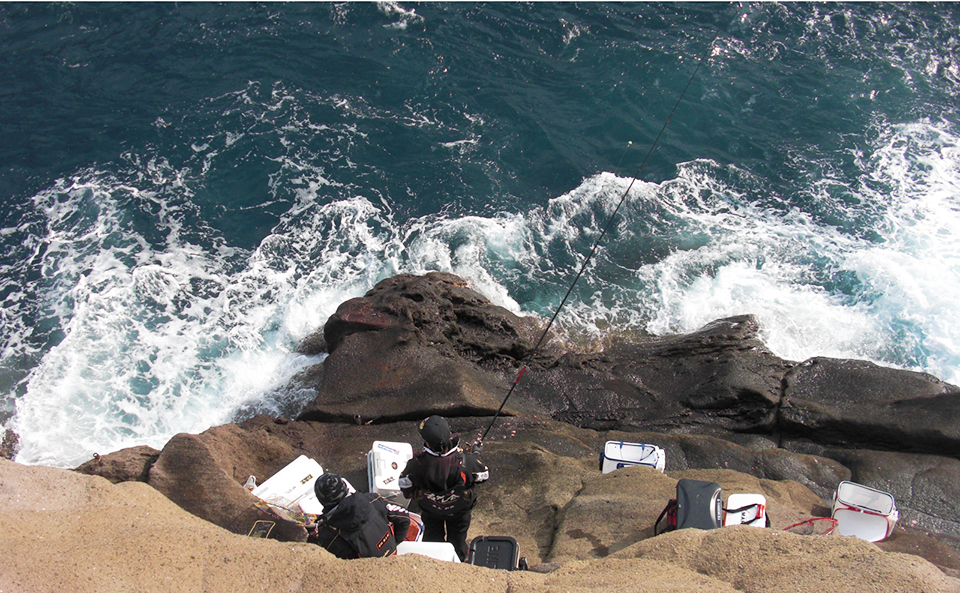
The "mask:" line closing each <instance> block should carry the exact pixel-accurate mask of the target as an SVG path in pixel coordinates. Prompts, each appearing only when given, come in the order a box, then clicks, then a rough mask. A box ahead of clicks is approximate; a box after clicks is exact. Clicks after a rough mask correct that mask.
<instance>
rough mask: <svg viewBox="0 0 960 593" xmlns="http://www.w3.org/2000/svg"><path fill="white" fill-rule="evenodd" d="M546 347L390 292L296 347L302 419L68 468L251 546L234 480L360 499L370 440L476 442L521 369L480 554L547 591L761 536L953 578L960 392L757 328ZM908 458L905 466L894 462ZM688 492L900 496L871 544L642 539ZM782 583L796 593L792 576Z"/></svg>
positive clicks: (487, 312) (810, 512) (490, 311)
mask: <svg viewBox="0 0 960 593" xmlns="http://www.w3.org/2000/svg"><path fill="white" fill-rule="evenodd" d="M540 331H541V330H540V328H539V326H538V325H537V324H536V322H535V321H534V320H532V319H528V318H522V317H518V316H515V315H513V314H512V313H510V312H509V311H506V310H505V309H503V308H501V307H496V306H494V305H492V304H490V303H489V302H488V301H487V300H486V299H485V298H483V297H482V295H480V294H479V293H477V292H475V291H473V290H471V289H469V288H468V287H467V286H466V283H465V282H464V281H463V280H461V279H459V278H457V277H455V276H452V275H449V274H439V273H432V274H428V275H426V276H422V277H415V276H398V277H396V278H391V279H388V280H385V281H383V282H381V283H380V284H378V285H377V287H375V288H374V289H373V290H371V291H370V293H368V295H366V296H364V297H362V298H358V299H351V300H350V301H347V302H345V303H343V305H341V307H340V308H339V309H338V310H337V313H336V314H335V315H333V316H332V317H331V318H330V320H329V321H328V322H327V324H326V325H325V327H324V330H323V334H322V336H321V335H319V334H318V335H315V336H312V337H311V338H310V339H308V340H306V341H305V342H304V344H303V345H302V347H301V350H302V351H304V352H317V351H318V349H320V348H323V349H325V350H326V352H327V353H328V356H327V357H326V358H325V359H324V360H323V362H322V363H320V364H318V365H316V366H315V367H313V368H311V369H308V370H307V371H305V372H304V373H302V374H301V375H300V376H298V377H297V378H296V379H295V381H294V388H295V389H297V390H301V391H302V390H305V389H306V390H312V391H313V392H315V393H316V398H315V400H314V401H313V402H312V403H310V404H309V405H307V406H306V408H305V409H304V411H303V412H302V414H300V415H299V417H298V418H297V419H296V420H285V419H278V418H270V417H266V416H255V417H253V418H249V419H247V420H245V421H243V422H240V423H239V424H234V425H226V426H222V427H216V428H213V429H210V430H208V431H206V432H204V433H202V434H200V435H177V436H176V437H174V438H173V439H171V441H170V442H169V443H168V444H167V446H165V447H164V449H163V450H162V451H161V452H159V454H157V455H156V456H155V457H153V455H154V454H153V453H150V452H149V451H142V450H141V451H137V452H131V451H126V452H117V453H114V454H111V455H107V456H104V457H103V458H101V459H100V460H99V461H98V462H96V463H93V462H91V463H87V464H84V465H83V466H81V467H80V468H78V470H79V471H81V472H84V473H90V474H100V475H103V476H105V477H108V478H109V479H110V480H112V481H118V480H122V479H127V480H139V481H146V482H147V483H149V484H150V485H151V486H153V487H154V488H155V489H157V490H158V491H160V492H162V493H163V494H164V495H166V496H167V497H168V498H169V499H170V500H173V501H174V502H176V503H177V504H178V505H179V506H180V508H183V509H185V510H187V511H189V512H190V513H193V514H194V515H197V516H199V517H202V518H204V519H206V520H208V521H210V522H212V523H214V524H216V525H219V526H221V527H223V528H225V529H227V530H229V531H232V532H234V533H238V534H243V533H246V532H247V530H248V529H249V527H250V525H251V524H252V522H253V521H254V520H256V519H257V518H258V517H259V515H258V513H259V511H257V510H256V509H255V507H253V503H254V502H255V500H254V497H252V495H250V494H249V493H248V492H247V491H246V490H245V489H243V488H242V486H241V484H242V483H243V482H244V481H245V480H246V478H247V476H249V475H254V476H256V477H257V478H258V479H259V480H261V481H262V480H263V479H265V478H267V477H269V476H270V475H272V474H273V473H275V472H276V471H277V470H279V469H280V468H282V467H283V466H284V465H286V463H289V461H291V460H293V459H294V458H296V457H297V456H298V455H300V454H304V455H307V456H309V457H312V458H314V459H316V460H317V461H319V462H320V463H321V464H322V465H323V467H324V468H325V469H327V470H330V471H336V472H338V473H341V474H343V475H345V476H346V477H347V478H348V479H349V480H350V481H351V482H352V483H353V484H354V485H356V486H357V487H358V488H361V489H362V488H363V487H365V486H366V452H367V451H368V450H369V448H370V446H371V443H372V442H373V441H375V440H386V441H405V442H409V443H413V444H415V445H417V444H418V443H419V439H418V435H417V434H416V430H415V426H414V422H413V421H414V420H419V419H421V418H423V417H425V416H427V415H430V414H441V415H443V416H445V417H447V418H449V419H450V420H451V424H452V427H453V429H454V431H455V432H457V433H459V434H461V435H462V436H463V439H464V440H465V441H473V440H475V439H476V438H477V437H478V436H479V435H480V434H482V433H483V432H484V430H485V429H486V428H487V427H488V426H489V425H490V422H491V421H492V416H493V414H494V413H495V412H496V410H497V409H498V408H499V406H500V404H501V403H502V401H503V397H504V395H505V394H506V393H507V392H508V390H509V388H510V385H511V383H512V381H513V380H514V378H515V377H516V376H517V375H518V373H519V370H520V368H521V366H523V365H526V366H527V367H528V370H527V371H526V373H525V374H524V375H523V380H522V381H520V383H519V384H518V388H517V389H516V390H515V393H514V395H513V396H512V397H511V399H510V400H509V402H508V405H507V406H506V407H505V408H504V411H503V414H504V415H502V416H500V417H499V418H498V419H497V421H496V423H495V424H494V425H493V428H492V430H491V431H490V433H489V435H488V436H487V438H486V439H485V445H484V449H483V455H484V459H485V460H486V461H487V463H488V465H489V466H490V467H491V469H492V471H493V477H492V478H491V480H490V482H488V483H487V484H485V485H484V486H483V487H482V488H483V490H482V492H481V496H480V502H479V504H478V506H477V508H476V510H475V513H474V523H473V526H472V528H471V536H475V535H481V534H485V535H497V534H500V535H512V536H514V537H516V538H517V540H518V542H519V543H520V546H521V550H522V552H523V553H524V554H525V555H526V556H528V558H529V559H530V562H531V564H532V565H539V566H541V567H543V570H551V569H553V568H556V567H561V568H559V569H558V570H557V571H556V572H554V573H551V575H556V574H560V573H561V572H562V571H564V570H573V569H568V568H567V567H568V566H571V565H575V564H577V563H578V562H583V561H588V560H591V559H593V561H595V562H601V563H603V564H602V565H603V566H610V565H611V564H610V563H612V562H626V561H627V560H626V558H627V557H629V558H630V560H629V562H631V563H632V564H630V566H631V567H633V569H635V570H643V568H642V567H643V566H644V565H645V563H648V562H653V561H657V562H659V561H661V560H663V559H662V558H660V557H659V556H657V554H658V553H659V552H657V550H659V549H661V548H660V546H661V545H662V546H665V548H664V549H670V550H672V552H671V553H672V554H675V557H671V558H670V559H669V561H670V562H674V563H676V565H677V566H682V567H683V570H688V571H698V572H700V574H711V575H712V574H713V572H710V573H706V572H703V570H701V568H702V567H701V566H700V565H699V564H696V562H697V561H696V558H694V557H692V556H689V554H687V552H685V551H683V550H682V549H680V550H678V546H674V545H672V544H670V545H667V544H660V543H657V542H666V541H674V540H675V541H676V542H678V543H682V544H683V545H693V546H694V548H695V549H697V550H700V552H699V553H701V554H702V555H703V557H704V558H711V559H714V560H716V561H717V562H719V560H718V559H717V557H716V556H711V555H710V554H712V553H713V552H710V553H709V554H708V553H707V551H708V550H714V549H719V548H718V547H719V546H721V545H729V544H730V542H729V541H727V540H726V539H725V538H741V539H743V540H744V541H753V544H751V545H759V544H758V543H757V542H756V541H754V540H755V538H772V537H776V538H779V539H775V540H767V539H765V540H763V544H764V545H768V544H771V543H772V544H773V545H774V546H775V547H776V546H778V545H779V544H778V543H777V542H786V543H784V546H785V547H784V548H783V550H788V549H789V550H797V549H802V550H803V551H802V552H798V553H802V554H807V553H808V552H810V550H816V552H815V553H816V554H822V553H824V552H823V550H822V549H821V548H820V547H819V546H821V545H825V546H830V545H840V546H841V548H843V547H844V546H852V548H851V549H850V550H847V551H845V552H843V553H844V554H849V555H850V556H849V557H850V558H854V557H855V558H857V559H859V560H858V561H861V562H863V563H866V564H869V565H870V566H873V565H875V564H877V563H880V562H881V560H879V559H878V558H879V556H878V557H877V558H875V557H874V555H875V554H878V553H879V551H880V550H881V547H882V549H886V550H890V551H892V552H907V553H909V555H908V556H905V557H906V558H910V557H914V558H915V557H917V556H922V557H923V558H927V559H929V560H930V561H931V562H934V563H935V564H936V565H937V566H938V567H939V568H940V569H942V570H943V571H945V572H946V573H947V574H950V575H957V574H960V572H957V571H960V555H958V554H957V552H956V542H957V539H956V538H957V537H958V536H960V528H958V526H960V509H958V507H957V505H956V502H955V501H956V500H957V496H956V495H957V484H958V483H960V481H958V479H957V478H958V475H957V474H958V472H960V462H958V461H957V459H955V455H956V452H957V451H960V448H957V445H958V444H960V439H958V438H957V437H958V436H960V435H958V433H957V429H956V418H955V413H954V408H955V404H956V393H957V391H958V389H957V388H956V387H954V386H951V385H947V384H944V383H942V382H940V381H939V380H937V379H936V378H934V377H931V376H929V375H923V374H920V373H911V372H909V371H899V370H895V369H884V368H881V367H877V366H876V365H870V364H868V363H860V362H856V361H832V360H829V359H813V360H811V361H807V362H805V363H802V364H798V363H794V362H790V361H785V360H781V359H779V358H777V357H776V356H774V355H773V354H771V353H770V352H769V351H768V350H767V349H766V348H765V346H764V345H763V344H762V342H761V341H760V340H759V338H758V326H757V323H756V320H755V319H753V318H752V317H750V316H740V317H735V318H730V319H724V320H718V321H716V322H714V323H711V324H708V325H707V326H705V327H704V328H702V329H701V330H699V331H697V332H694V333H692V334H688V335H683V336H672V337H665V338H651V337H637V338H633V339H627V338H623V337H621V338H620V339H619V340H618V341H616V342H613V343H610V344H607V345H606V346H605V347H604V348H603V349H602V350H599V351H595V350H594V351H586V350H577V349H575V348H573V347H572V346H570V345H564V344H562V343H561V342H560V341H559V340H558V339H556V338H555V337H551V339H549V340H547V341H546V343H545V345H544V346H543V347H542V348H541V349H540V350H538V351H537V352H536V353H535V355H534V352H533V345H534V344H536V343H537V339H538V338H539V335H538V333H539V332H540ZM871 402H876V405H873V404H871ZM941 408H942V410H943V413H940V410H941ZM901 412H902V414H901ZM606 440H627V441H633V442H651V443H656V444H658V445H660V446H661V447H663V448H664V449H665V451H666V457H667V473H666V474H665V475H664V474H659V473H657V472H654V471H651V470H644V469H629V470H620V471H618V472H614V473H613V474H607V475H602V474H600V472H599V469H598V466H599V462H598V458H599V452H600V451H601V450H602V447H603V443H604V442H605V441H606ZM905 442H909V443H910V449H911V451H910V452H909V453H904V452H902V451H900V450H899V449H901V448H903V447H902V446H903V443H905ZM121 457H122V458H123V459H125V461H122V460H120V459H119V458H121ZM115 458H117V459H116V460H115ZM118 467H119V468H123V469H117V468H118ZM703 472H707V473H703ZM694 476H708V477H709V476H712V477H710V478H709V479H711V480H713V481H717V482H718V483H720V484H721V485H722V486H723V488H724V493H725V495H726V494H729V493H732V492H758V493H764V494H765V495H766V496H767V497H768V500H769V502H770V516H771V518H772V519H773V521H774V527H777V526H782V525H785V524H788V523H792V522H795V520H799V519H800V518H806V517H811V516H826V515H829V505H830V498H831V496H832V493H833V491H834V490H835V488H836V486H837V485H838V484H839V482H840V481H842V480H848V479H852V480H854V481H858V482H860V483H863V484H866V485H868V486H872V487H875V488H878V489H881V490H885V491H888V492H891V493H892V494H893V495H894V496H895V497H896V498H897V502H898V506H899V507H900V510H901V513H902V514H903V517H904V520H903V521H901V524H900V526H898V528H897V531H896V532H895V534H894V535H893V536H892V537H891V538H890V539H889V540H887V541H886V542H883V543H882V544H881V547H878V546H876V545H873V544H865V543H863V542H859V543H849V542H847V541H846V540H847V539H849V538H825V539H826V540H828V541H831V542H832V541H834V540H835V539H839V540H841V541H842V543H841V544H830V543H826V544H820V543H817V544H812V543H810V544H808V543H805V540H801V541H800V543H796V542H795V541H794V539H792V538H793V537H794V536H793V535H792V534H781V535H776V536H775V535H773V534H774V533H779V532H777V531H776V530H775V529H772V530H754V531H749V530H748V532H747V533H744V534H742V535H736V534H734V533H733V532H740V531H742V530H740V529H732V528H731V529H730V530H726V529H724V530H720V531H722V532H724V533H722V534H719V533H718V534H706V535H699V534H679V535H673V534H670V535H669V538H668V539H663V538H664V537H665V536H658V537H656V538H651V535H652V527H653V523H654V521H655V520H656V516H657V515H658V514H659V512H660V510H661V509H662V508H663V505H664V504H665V503H666V500H667V499H669V498H671V497H672V495H673V490H674V489H675V484H676V480H677V479H679V478H680V477H694ZM702 479H706V478H702ZM751 529H753V528H751ZM271 537H274V538H277V539H283V540H294V541H297V540H301V539H302V537H303V532H302V530H301V529H299V528H297V527H296V526H295V525H292V524H291V525H287V526H285V528H283V529H278V530H276V531H275V532H274V533H272V534H271ZM788 544H789V545H788ZM798 546H799V547H798ZM854 548H855V549H854ZM778 549H779V548H778ZM844 549H845V548H844ZM784 553H786V552H784ZM624 554H626V556H624ZM811 554H813V552H811ZM889 556H890V557H891V558H892V557H894V556H895V555H894V554H890V555H889ZM896 558H898V560H897V561H896V564H897V568H896V569H895V571H901V570H902V571H906V572H910V571H913V570H915V569H917V567H918V566H921V564H912V565H911V564H909V562H920V563H922V562H923V561H921V560H919V559H918V560H915V561H906V562H907V565H900V564H899V563H900V562H901V560H899V558H901V557H900V556H896ZM614 559H616V560H614ZM654 559H655V560H654ZM768 560H769V559H768ZM711 561H713V560H711ZM770 561H771V562H773V564H776V563H777V561H773V560H770ZM810 563H811V565H812V564H813V563H814V561H813V560H810ZM800 564H802V563H800ZM841 564H842V563H841ZM848 568H849V567H848ZM807 569H808V570H812V569H811V568H809V567H808V568H807ZM709 570H711V571H714V572H716V573H717V574H723V575H724V576H723V578H722V579H721V580H722V581H723V586H722V587H720V586H719V585H718V583H717V582H713V585H714V586H717V587H718V588H716V589H715V590H725V589H724V588H723V587H734V588H737V589H740V590H761V588H759V586H754V585H750V584H749V583H750V582H753V581H751V579H759V578H760V573H750V576H743V575H740V576H737V575H732V574H730V573H729V571H728V567H727V566H726V565H725V566H724V567H721V566H719V565H717V566H714V567H712V568H710V569H709ZM924 570H926V569H924ZM812 572H816V571H812ZM921 572H922V571H921ZM782 574H784V575H790V578H795V579H800V580H798V581H797V582H801V581H802V582H806V581H803V579H801V578H800V577H799V576H797V575H798V573H797V572H796V571H795V570H794V569H793V568H789V569H787V570H784V571H783V573H782ZM824 574H833V573H824ZM911 574H913V573H911ZM924 574H926V573H924ZM938 574H939V573H938ZM605 578H606V577H605ZM776 578H780V577H779V576H778V577H776ZM783 578H787V577H783ZM818 578H819V577H818ZM834 578H835V576H834ZM891 578H893V577H891ZM911 578H913V577H911ZM918 578H921V579H922V578H926V577H918ZM785 582H786V581H784V583H785ZM918 582H919V581H918ZM688 584H689V583H688ZM701 585H702V583H701V584H699V585H696V586H694V585H693V584H690V586H691V587H692V588H691V589H690V590H696V587H698V586H701ZM703 586H704V587H707V589H709V587H708V586H707V585H703ZM939 586H940V585H937V586H934V587H932V588H931V587H928V586H926V585H925V586H924V587H921V588H920V589H916V590H938V589H937V587H939ZM950 586H955V583H953V582H952V581H951V585H950ZM751 587H752V588H751ZM867 588H868V589H869V587H867ZM908 589H909V590H913V589H911V588H910V587H907V588H906V589H903V590H908ZM663 590H673V589H669V588H666V589H663ZM890 590H897V589H890Z"/></svg>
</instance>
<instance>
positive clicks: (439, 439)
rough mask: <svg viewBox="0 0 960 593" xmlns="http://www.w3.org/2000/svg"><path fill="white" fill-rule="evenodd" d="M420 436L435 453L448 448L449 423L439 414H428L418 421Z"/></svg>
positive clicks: (445, 450) (442, 451)
mask: <svg viewBox="0 0 960 593" xmlns="http://www.w3.org/2000/svg"><path fill="white" fill-rule="evenodd" d="M419 429H420V437H421V438H423V442H424V443H425V444H426V445H427V446H428V447H430V449H431V450H432V451H434V452H436V453H445V452H447V451H448V450H449V449H450V425H449V424H447V421H446V420H444V419H443V418H441V417H440V416H430V417H429V418H427V419H425V420H424V421H423V422H421V423H420V427H419Z"/></svg>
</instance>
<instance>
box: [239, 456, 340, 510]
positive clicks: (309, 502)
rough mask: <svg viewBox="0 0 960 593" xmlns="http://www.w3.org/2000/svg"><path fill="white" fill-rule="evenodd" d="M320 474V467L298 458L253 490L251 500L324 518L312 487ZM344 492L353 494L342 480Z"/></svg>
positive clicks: (306, 459) (303, 458)
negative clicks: (255, 499) (344, 487)
mask: <svg viewBox="0 0 960 593" xmlns="http://www.w3.org/2000/svg"><path fill="white" fill-rule="evenodd" d="M321 474H323V468H322V467H321V466H320V464H319V463H317V462H316V461H314V460H313V459H310V458H309V457H307V456H306V455H301V456H300V457H297V458H296V459H294V460H293V461H291V462H290V463H289V464H287V465H286V466H285V467H284V468H283V469H281V470H280V471H278V472H277V473H275V474H273V475H272V476H270V479H269V480H267V481H266V482H264V483H263V484H260V485H259V486H256V487H255V488H254V489H253V490H252V493H253V495H254V496H256V497H258V498H260V499H261V500H264V501H266V502H268V503H270V504H272V505H274V506H278V507H282V508H285V509H288V510H290V511H297V510H301V511H303V512H304V513H308V514H311V515H321V514H323V505H322V504H320V501H319V500H317V495H316V492H315V491H314V489H313V485H314V484H315V483H316V481H317V478H319V477H320V476H321ZM344 482H345V483H346V485H347V492H348V493H351V494H352V493H353V492H356V489H355V488H354V487H353V486H352V485H351V484H350V482H348V481H346V480H344Z"/></svg>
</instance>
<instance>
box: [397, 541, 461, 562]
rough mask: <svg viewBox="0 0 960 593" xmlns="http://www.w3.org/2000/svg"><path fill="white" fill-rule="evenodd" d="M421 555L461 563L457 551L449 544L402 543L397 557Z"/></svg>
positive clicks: (398, 548) (399, 545) (398, 545)
mask: <svg viewBox="0 0 960 593" xmlns="http://www.w3.org/2000/svg"><path fill="white" fill-rule="evenodd" d="M404 554H420V555H421V556H429V557H431V558H436V559H437V560H446V561H447V562H460V557H459V556H457V550H456V549H455V548H454V547H453V544H451V543H449V542H400V543H399V544H397V555H398V556H403V555H404Z"/></svg>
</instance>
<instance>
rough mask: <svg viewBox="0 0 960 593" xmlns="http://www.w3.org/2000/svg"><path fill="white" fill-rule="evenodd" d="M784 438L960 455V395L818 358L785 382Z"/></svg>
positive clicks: (907, 375) (900, 375)
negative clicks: (786, 433) (797, 437)
mask: <svg viewBox="0 0 960 593" xmlns="http://www.w3.org/2000/svg"><path fill="white" fill-rule="evenodd" d="M784 385H785V387H784V405H783V407H782V410H781V412H780V425H781V427H782V428H783V430H785V431H787V432H789V433H791V434H792V435H795V436H800V437H804V438H806V439H808V440H811V441H814V442H818V443H822V444H826V445H835V446H842V447H868V448H874V449H887V450H892V451H909V452H914V453H936V454H945V455H950V456H957V455H960V389H958V388H957V387H956V386H954V385H950V384H948V383H944V382H943V381H940V380H939V379H937V378H936V377H933V376H932V375H928V374H925V373H916V372H910V371H903V370H898V369H891V368H886V367H881V366H878V365H876V364H873V363H871V362H866V361H861V360H837V359H831V358H813V359H810V360H808V361H806V362H804V363H803V364H800V365H797V366H795V367H794V368H792V369H790V371H789V372H788V373H787V374H786V376H785V377H784Z"/></svg>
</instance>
